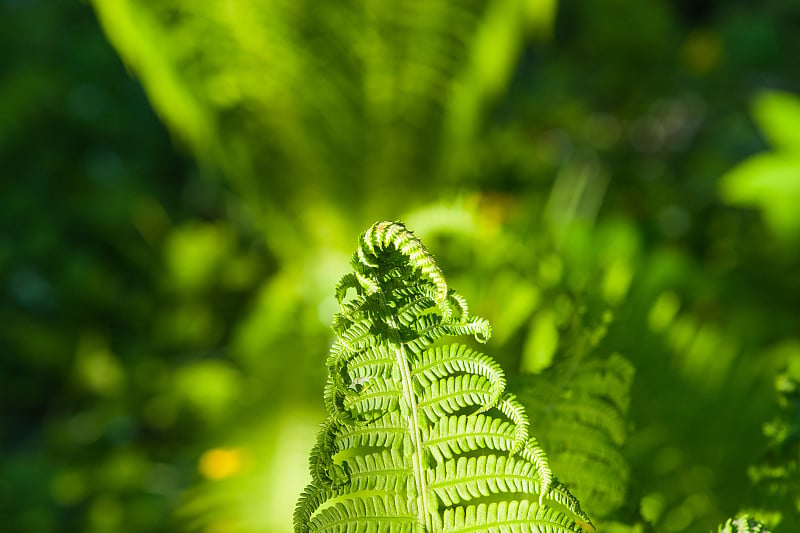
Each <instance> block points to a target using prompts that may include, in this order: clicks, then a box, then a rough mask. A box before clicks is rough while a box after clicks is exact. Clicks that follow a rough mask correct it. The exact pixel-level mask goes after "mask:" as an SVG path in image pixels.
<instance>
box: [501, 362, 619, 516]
mask: <svg viewBox="0 0 800 533" xmlns="http://www.w3.org/2000/svg"><path fill="white" fill-rule="evenodd" d="M632 380H633V367H632V365H631V364H630V363H629V362H628V361H627V360H626V359H624V358H623V357H621V356H619V355H616V354H614V355H612V356H611V357H609V358H608V359H602V360H601V359H589V360H584V361H581V364H580V365H578V366H576V367H574V368H571V369H569V370H568V371H566V372H559V369H558V367H556V368H554V369H552V370H548V371H547V372H545V373H543V374H539V375H524V376H520V377H519V378H517V379H516V380H515V381H514V383H513V385H514V390H515V391H516V393H517V394H518V395H519V398H520V401H521V402H522V403H523V404H524V405H525V407H527V408H528V409H529V410H530V411H531V412H532V413H535V415H536V419H537V429H538V432H539V437H540V438H541V439H542V444H543V447H544V448H545V449H546V450H547V452H548V454H549V456H550V459H551V464H552V466H553V468H554V469H555V470H557V471H558V472H559V473H560V477H561V479H562V481H563V482H564V483H566V484H567V485H568V486H569V487H570V488H571V489H572V490H573V491H575V493H576V494H577V495H579V496H580V498H581V501H583V502H584V505H586V506H587V509H588V510H589V511H590V512H592V513H593V514H596V515H601V516H602V515H608V514H610V513H611V512H613V511H614V510H615V509H617V508H618V507H619V506H620V505H621V504H622V502H623V501H624V498H625V493H626V490H627V484H628V478H629V476H630V467H629V465H628V462H627V460H626V459H625V458H624V456H623V455H622V450H621V446H622V445H623V443H624V442H625V438H626V435H627V429H628V428H627V418H626V415H627V409H628V401H629V391H630V386H631V383H632Z"/></svg>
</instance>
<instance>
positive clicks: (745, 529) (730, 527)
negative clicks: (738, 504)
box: [718, 516, 770, 533]
mask: <svg viewBox="0 0 800 533" xmlns="http://www.w3.org/2000/svg"><path fill="white" fill-rule="evenodd" d="M718 533H770V532H769V530H768V529H767V527H766V526H765V525H764V524H762V523H761V522H758V521H756V520H753V519H752V518H750V517H748V516H742V517H740V518H729V519H728V520H727V521H726V522H725V523H724V524H722V525H721V526H719V531H718Z"/></svg>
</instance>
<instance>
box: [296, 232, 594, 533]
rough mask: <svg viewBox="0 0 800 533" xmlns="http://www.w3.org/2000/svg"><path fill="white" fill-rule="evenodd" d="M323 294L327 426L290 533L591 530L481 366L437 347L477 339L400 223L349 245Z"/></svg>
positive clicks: (485, 335)
mask: <svg viewBox="0 0 800 533" xmlns="http://www.w3.org/2000/svg"><path fill="white" fill-rule="evenodd" d="M351 265H352V267H353V270H352V272H350V273H348V274H346V275H345V276H344V277H342V279H341V280H340V282H339V284H338V286H337V287H336V298H337V300H338V302H339V313H338V314H337V315H336V316H335V318H334V321H333V329H334V332H335V334H336V340H335V341H334V343H333V345H332V347H331V350H330V354H329V356H328V360H327V364H328V383H327V385H326V388H325V404H326V408H327V410H328V418H327V420H326V421H325V423H324V424H323V426H322V429H321V430H320V433H319V435H318V438H317V444H316V446H315V447H314V449H313V450H312V452H311V460H310V468H311V475H312V478H313V481H312V483H311V484H310V485H309V486H308V487H307V488H306V490H305V491H304V493H303V495H302V496H301V498H300V501H299V502H298V505H297V509H296V511H295V517H294V523H295V531H296V532H297V533H312V532H313V533H322V532H325V533H356V532H386V533H400V532H429V533H433V532H453V533H455V532H467V531H472V532H499V531H509V532H515V533H516V532H519V533H521V532H528V531H532V532H548V533H561V532H569V531H581V529H582V528H584V529H589V530H591V529H593V528H592V526H591V522H590V521H589V518H588V517H587V516H586V515H585V514H584V513H583V512H582V511H581V509H580V506H579V505H578V502H577V500H576V499H575V498H574V497H573V496H572V495H571V494H570V492H569V491H568V490H567V489H566V487H564V486H563V485H562V484H561V483H559V482H558V481H557V480H556V479H555V478H554V477H553V475H552V473H551V471H550V468H549V466H548V463H547V457H546V456H545V454H544V451H543V450H542V449H541V447H540V446H539V444H538V443H537V442H536V439H534V438H533V437H532V436H530V435H529V433H528V426H529V424H528V418H527V416H526V414H525V411H524V409H523V408H522V406H521V405H520V404H519V403H518V402H517V401H516V400H515V398H514V397H513V396H512V395H510V394H508V393H506V392H505V386H506V382H505V377H504V375H503V372H502V370H501V369H500V367H499V366H498V365H497V363H495V361H494V360H493V359H492V358H491V357H489V356H487V355H484V354H481V353H478V352H476V351H474V350H473V349H472V348H470V347H468V346H466V345H464V344H457V343H452V344H447V343H445V342H444V341H443V339H444V338H445V337H450V336H459V335H470V336H474V337H475V339H476V340H477V341H478V342H486V341H487V340H488V339H489V337H490V335H491V328H490V326H489V324H488V322H487V321H486V320H484V319H481V318H478V317H473V316H471V315H470V314H469V310H468V308H467V302H466V300H465V299H464V298H463V296H461V295H460V294H459V293H457V292H456V291H454V290H452V289H450V288H448V287H447V283H446V282H445V279H444V276H443V274H442V272H441V270H440V269H439V267H438V265H437V264H436V262H435V261H434V260H433V257H432V256H431V254H430V253H429V252H428V250H427V249H426V248H425V246H423V244H422V243H421V242H420V241H419V239H417V238H416V237H415V236H414V235H413V233H411V231H409V230H408V229H406V227H405V226H404V225H403V224H400V223H397V222H380V223H377V224H375V225H373V226H372V227H370V228H369V229H368V230H367V231H366V232H364V233H363V234H362V235H361V237H360V238H359V242H358V248H357V250H356V252H355V253H354V254H353V258H352V261H351Z"/></svg>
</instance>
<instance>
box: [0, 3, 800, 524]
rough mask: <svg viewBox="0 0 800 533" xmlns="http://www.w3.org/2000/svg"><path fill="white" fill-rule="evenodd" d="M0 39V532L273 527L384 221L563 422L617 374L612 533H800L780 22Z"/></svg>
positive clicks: (4, 34)
mask: <svg viewBox="0 0 800 533" xmlns="http://www.w3.org/2000/svg"><path fill="white" fill-rule="evenodd" d="M92 7H94V10H93V9H92ZM0 13H2V17H0V27H1V28H2V30H3V31H1V32H0V42H1V43H2V45H3V49H4V51H6V53H5V55H4V61H3V68H2V77H0V157H1V158H2V163H3V169H4V178H5V179H4V180H3V182H2V197H1V198H0V202H2V204H1V205H2V209H0V228H2V235H3V238H2V239H1V240H0V281H2V285H1V286H2V291H3V292H2V298H0V317H1V318H2V320H0V365H1V366H0V370H2V371H1V372H0V384H1V385H2V393H0V394H2V399H3V406H4V409H3V417H2V423H0V424H1V425H0V438H1V439H2V446H3V458H2V460H0V524H3V528H2V529H3V530H4V531H5V530H8V531H20V532H41V531H92V532H95V531H96V532H102V531H119V530H123V531H203V532H208V533H222V532H253V531H270V532H271V531H275V532H283V531H287V530H289V528H290V523H291V512H292V508H293V505H294V502H295V501H296V498H297V495H298V494H299V492H300V490H301V488H302V487H303V486H304V485H305V484H306V481H307V472H306V467H307V465H306V459H307V453H308V450H310V449H311V446H312V444H313V439H314V434H315V433H316V429H317V425H318V424H319V422H320V421H321V420H322V418H323V414H322V395H321V391H322V386H323V383H324V377H325V376H324V371H325V369H324V365H323V361H324V359H325V354H326V351H327V348H328V346H329V343H330V339H331V334H330V330H329V327H328V324H329V322H330V319H331V317H332V314H333V312H334V310H335V302H334V298H333V294H332V292H333V286H334V283H335V281H336V280H337V279H338V278H339V276H340V275H341V274H342V273H343V272H345V271H346V269H347V265H348V258H349V254H350V253H351V251H352V249H353V246H354V244H355V238H356V236H357V235H358V233H359V232H360V231H362V230H363V229H364V228H366V227H367V226H368V225H370V224H371V223H372V222H374V221H375V220H378V219H392V218H402V219H403V220H404V221H405V222H406V223H407V224H408V226H409V227H410V228H412V229H414V230H415V231H416V233H417V234H418V235H419V236H420V237H421V238H422V240H423V241H424V242H426V244H428V246H429V248H430V249H431V250H432V251H433V252H434V254H435V255H436V257H437V259H438V261H439V263H440V264H441V265H442V268H443V270H444V272H445V274H446V275H447V277H448V282H449V284H450V285H451V286H453V287H455V288H457V289H458V290H460V291H461V292H462V293H464V294H465V295H466V296H467V297H468V299H469V301H470V302H473V303H472V305H473V307H474V308H475V309H474V310H475V312H476V313H477V314H480V315H483V316H486V317H487V318H488V319H489V320H490V321H491V323H492V324H493V326H494V330H495V336H494V338H493V340H492V342H491V343H490V345H489V347H488V348H487V351H490V352H491V353H492V354H493V355H495V356H496V358H497V360H498V361H499V362H500V363H501V365H503V367H504V369H505V370H506V373H507V374H508V375H509V377H511V378H513V377H515V376H520V375H521V374H522V373H529V374H536V375H534V376H526V377H522V378H520V380H519V382H518V383H520V384H523V385H524V383H525V382H526V380H532V381H534V382H535V381H536V379H539V380H542V379H546V380H547V379H550V377H552V376H554V377H555V378H556V379H555V380H553V379H550V381H549V384H550V385H552V386H554V387H560V388H559V389H558V390H559V392H558V394H560V395H561V396H560V397H561V398H562V399H563V402H561V403H558V404H554V405H555V407H554V409H558V408H559V406H561V408H562V409H563V408H564V407H563V406H568V405H569V403H568V402H569V400H570V398H573V397H574V396H576V395H577V396H580V395H581V393H582V392H585V391H587V390H591V389H590V388H589V386H588V385H583V386H582V385H581V383H585V382H584V381H582V380H583V379H588V378H586V377H585V376H583V374H581V373H580V372H579V370H581V369H583V368H584V365H588V367H589V368H602V367H603V365H604V364H608V362H610V361H616V360H617V359H615V358H616V357H617V356H616V355H614V354H621V356H622V357H624V358H625V360H627V361H628V362H629V364H630V365H631V367H632V368H633V369H634V372H635V374H634V377H633V379H632V383H631V389H630V394H629V398H627V400H625V399H624V398H620V399H619V403H618V405H619V407H620V409H619V412H620V413H623V414H625V411H626V410H625V409H623V408H622V407H627V408H628V409H627V414H626V418H625V419H624V423H623V424H622V426H621V427H622V428H624V429H625V432H624V433H625V434H621V433H620V434H609V436H608V438H609V439H610V440H611V441H612V442H613V443H614V446H616V448H614V449H615V450H617V452H614V453H619V454H621V456H622V457H623V458H624V461H625V466H624V467H620V468H617V469H616V471H617V472H624V473H625V474H624V475H622V474H619V475H618V476H617V477H615V478H614V480H613V483H610V484H609V489H614V490H610V491H609V493H606V494H605V495H604V496H603V497H604V498H606V499H605V502H606V503H605V504H598V505H599V506H600V507H602V508H603V509H604V510H605V511H606V512H601V513H598V527H599V530H600V531H620V532H621V531H650V530H653V531H663V532H673V531H676V532H677V531H686V530H694V531H710V530H712V529H715V528H716V527H717V525H718V524H720V523H722V522H724V521H725V519H726V518H727V517H729V516H734V515H736V514H737V513H739V512H740V511H747V512H748V513H749V514H750V515H751V516H754V517H756V518H758V519H760V520H763V521H765V522H766V523H767V524H768V525H770V526H771V529H772V530H773V531H776V532H781V531H784V532H791V531H797V530H799V529H800V493H799V492H798V487H797V482H796V474H797V461H798V460H800V457H798V452H797V439H798V431H797V401H796V399H797V398H796V382H797V379H798V378H797V372H796V371H797V365H798V364H800V363H798V361H800V350H798V348H797V346H798V342H800V339H798V331H800V310H798V306H797V302H798V299H800V276H798V272H800V254H798V253H797V243H798V236H800V214H798V213H800V210H798V209H797V207H796V206H797V205H798V201H799V200H800V198H798V191H800V177H799V176H800V163H799V161H800V159H799V157H800V156H798V146H800V141H799V140H798V139H800V135H798V133H797V131H796V127H795V124H797V120H796V118H795V117H796V116H797V115H798V113H800V112H799V111H798V108H799V107H800V104H798V97H797V94H798V93H799V92H800V77H799V76H798V74H797V73H798V72H800V56H798V55H797V54H794V53H791V51H792V50H798V49H800V33H798V32H797V31H796V28H797V25H798V23H800V6H798V5H797V4H796V2H789V1H774V2H767V3H761V4H758V5H756V4H754V3H752V2H746V1H744V0H732V1H729V2H713V1H702V2H690V1H679V2H666V1H659V0H651V1H647V2H638V1H634V0H598V1H593V2H579V1H577V0H562V1H561V2H559V3H558V5H557V6H556V4H555V2H554V1H553V0H452V1H450V0H449V1H443V2H425V1H421V0H408V1H403V2H376V1H366V0H364V1H356V0H352V1H344V2H306V1H298V0H292V1H289V0H286V1H283V0H273V1H265V2H243V1H238V2H237V1H230V2H211V1H208V2H206V1H198V2H179V1H173V0H170V1H164V2H145V1H143V0H97V1H95V2H94V3H93V6H90V5H88V4H84V3H71V2H55V3H53V2H45V1H44V0H5V1H3V2H2V3H0ZM101 28H102V30H101ZM104 33H105V35H104ZM117 54H119V55H117ZM120 57H121V58H122V59H121V60H120V59H119V58H120ZM126 68H127V70H126ZM137 80H138V81H137ZM140 84H141V85H140ZM151 109H153V110H155V113H154V112H153V111H151ZM157 117H158V118H157ZM159 118H160V121H159ZM162 123H163V124H165V125H166V129H165V126H163V125H162ZM586 335H589V336H590V337H591V339H587V338H586V337H585V336H586ZM581 339H583V340H581ZM589 340H591V342H589ZM512 381H513V380H512ZM573 384H574V387H576V388H573ZM775 384H777V385H776V386H777V391H776V390H775V386H774V385H775ZM628 403H629V407H628ZM538 405H540V407H541V409H543V410H544V411H543V414H542V415H541V416H542V417H543V424H542V426H543V427H542V432H543V438H542V442H543V443H547V442H548V439H547V427H548V422H547V420H548V419H547V418H546V417H547V411H546V410H547V409H548V407H547V405H546V404H542V403H539V404H538ZM556 412H557V411H556ZM533 423H534V427H533V429H534V432H536V431H537V426H536V417H533ZM549 425H550V427H554V425H553V424H552V423H550V424H549ZM550 435H551V436H550V438H551V442H555V443H558V442H559V440H558V438H557V437H558V436H557V435H556V434H555V433H551V434H550ZM551 446H556V448H554V450H552V451H551V450H548V454H549V455H550V456H551V459H552V461H553V465H554V467H555V466H556V465H559V462H560V464H561V465H563V466H562V468H563V469H564V470H565V472H566V471H567V470H568V469H569V468H570V464H571V459H570V456H568V455H562V456H560V457H559V456H558V449H557V445H554V444H551ZM609 449H610V448H609ZM571 450H572V451H573V452H575V456H576V457H580V458H582V459H581V460H586V459H587V454H586V452H585V451H581V449H580V448H579V447H578V448H571ZM589 458H590V459H591V457H589ZM595 459H596V458H595ZM590 464H592V465H594V467H597V465H598V464H599V463H597V462H593V463H590ZM598 468H599V467H598ZM587 469H588V468H587ZM558 472H559V471H558V468H556V474H557V475H558ZM565 478H566V476H565ZM575 483H576V484H577V485H576V486H578V485H580V483H581V480H580V479H579V478H576V481H575ZM620 483H621V485H620ZM587 486H593V485H591V484H589V485H587ZM620 486H621V487H623V488H622V489H619V490H617V489H618V488H619V487H620ZM590 492H591V491H590ZM623 492H624V496H621V494H622V493H623ZM576 493H578V495H579V496H581V497H583V496H582V495H581V494H580V488H578V489H576ZM586 497H587V498H591V497H592V496H591V495H589V494H586ZM597 501H603V500H602V499H598V500H597ZM609 502H610V503H609Z"/></svg>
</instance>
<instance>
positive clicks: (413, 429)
mask: <svg viewBox="0 0 800 533" xmlns="http://www.w3.org/2000/svg"><path fill="white" fill-rule="evenodd" d="M391 327H392V330H393V331H395V332H396V331H397V324H396V323H395V321H394V317H391ZM397 337H399V335H397ZM397 346H398V349H397V350H396V351H395V354H396V360H397V366H398V367H399V368H400V375H401V377H402V380H403V396H404V398H405V401H406V404H407V405H408V409H409V418H410V421H409V424H408V428H409V432H410V434H411V442H412V444H413V446H414V454H413V456H412V468H413V471H414V484H415V486H416V490H417V515H418V518H419V521H420V523H422V524H424V525H425V529H426V530H427V531H431V530H432V529H431V514H430V511H429V509H428V498H427V494H428V487H427V480H426V479H425V464H424V461H423V453H424V448H423V445H422V434H421V429H420V426H419V409H418V406H417V398H416V396H415V394H414V382H413V381H412V379H411V368H409V365H408V355H407V353H406V347H405V345H404V344H403V343H402V342H400V343H398V345H397Z"/></svg>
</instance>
